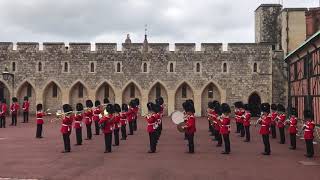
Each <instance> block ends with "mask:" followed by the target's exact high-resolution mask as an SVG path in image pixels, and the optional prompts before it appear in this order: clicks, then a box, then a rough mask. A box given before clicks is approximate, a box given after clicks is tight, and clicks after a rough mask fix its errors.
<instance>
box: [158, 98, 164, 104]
mask: <svg viewBox="0 0 320 180" xmlns="http://www.w3.org/2000/svg"><path fill="white" fill-rule="evenodd" d="M156 103H157V104H160V105H162V104H163V103H164V100H163V98H162V97H159V98H157V99H156Z"/></svg>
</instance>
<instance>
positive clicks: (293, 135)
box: [290, 133, 297, 149]
mask: <svg viewBox="0 0 320 180" xmlns="http://www.w3.org/2000/svg"><path fill="white" fill-rule="evenodd" d="M290 144H291V147H292V148H293V149H296V147H297V136H296V133H290Z"/></svg>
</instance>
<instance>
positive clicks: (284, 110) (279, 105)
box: [271, 104, 286, 112]
mask: <svg viewBox="0 0 320 180" xmlns="http://www.w3.org/2000/svg"><path fill="white" fill-rule="evenodd" d="M271 108H272V106H271ZM277 111H279V112H286V108H285V107H284V106H283V105H282V104H278V106H277Z"/></svg>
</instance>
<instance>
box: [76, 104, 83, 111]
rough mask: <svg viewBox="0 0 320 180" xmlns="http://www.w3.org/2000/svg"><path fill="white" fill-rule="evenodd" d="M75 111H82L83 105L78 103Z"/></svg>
mask: <svg viewBox="0 0 320 180" xmlns="http://www.w3.org/2000/svg"><path fill="white" fill-rule="evenodd" d="M76 110H77V111H82V110H83V105H82V103H78V104H77V105H76Z"/></svg>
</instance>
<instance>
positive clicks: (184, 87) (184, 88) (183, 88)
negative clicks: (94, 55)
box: [181, 84, 187, 98]
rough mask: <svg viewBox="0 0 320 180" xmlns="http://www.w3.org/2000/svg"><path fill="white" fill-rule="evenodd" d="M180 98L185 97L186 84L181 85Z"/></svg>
mask: <svg viewBox="0 0 320 180" xmlns="http://www.w3.org/2000/svg"><path fill="white" fill-rule="evenodd" d="M181 95H182V98H187V85H185V84H183V85H182V91H181Z"/></svg>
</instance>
